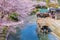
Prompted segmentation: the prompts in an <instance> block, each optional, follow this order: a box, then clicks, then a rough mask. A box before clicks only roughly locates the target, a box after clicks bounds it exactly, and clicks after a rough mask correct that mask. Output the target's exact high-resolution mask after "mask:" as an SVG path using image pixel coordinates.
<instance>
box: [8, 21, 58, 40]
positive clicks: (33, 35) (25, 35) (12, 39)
mask: <svg viewBox="0 0 60 40" xmlns="http://www.w3.org/2000/svg"><path fill="white" fill-rule="evenodd" d="M36 29H37V24H36V22H34V23H28V24H26V25H25V28H23V29H22V30H18V32H17V33H16V34H15V35H12V34H10V35H9V36H8V40H58V39H57V38H56V37H55V36H54V35H53V34H51V33H49V34H46V35H45V34H41V35H40V38H38V35H37V32H36Z"/></svg>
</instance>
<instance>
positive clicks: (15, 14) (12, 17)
mask: <svg viewBox="0 0 60 40" xmlns="http://www.w3.org/2000/svg"><path fill="white" fill-rule="evenodd" d="M17 16H18V15H17V13H15V12H14V13H12V14H11V15H10V16H9V18H10V19H11V20H13V21H18V17H17Z"/></svg>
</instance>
